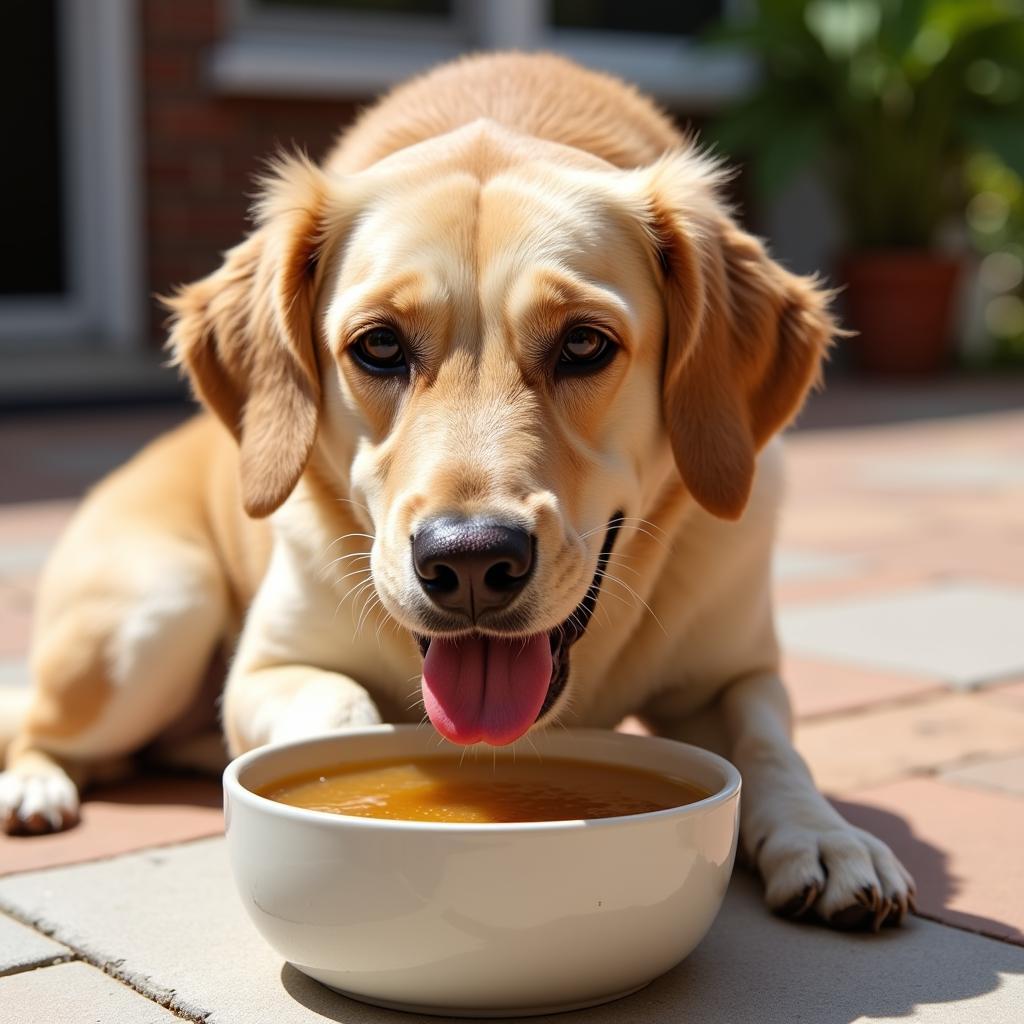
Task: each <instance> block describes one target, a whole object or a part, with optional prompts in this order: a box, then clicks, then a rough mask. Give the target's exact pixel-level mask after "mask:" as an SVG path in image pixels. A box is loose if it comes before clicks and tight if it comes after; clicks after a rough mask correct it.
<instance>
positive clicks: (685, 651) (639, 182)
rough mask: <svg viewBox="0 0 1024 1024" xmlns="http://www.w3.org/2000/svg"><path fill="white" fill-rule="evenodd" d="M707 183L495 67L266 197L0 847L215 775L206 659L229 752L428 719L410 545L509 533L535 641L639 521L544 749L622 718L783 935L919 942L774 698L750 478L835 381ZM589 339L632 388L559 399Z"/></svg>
mask: <svg viewBox="0 0 1024 1024" xmlns="http://www.w3.org/2000/svg"><path fill="white" fill-rule="evenodd" d="M721 183H722V173H721V171H720V170H719V168H718V167H716V165H715V164H714V163H713V162H712V161H709V160H708V159H707V158H705V157H703V156H702V155H700V153H699V152H698V151H697V150H696V149H695V148H694V147H693V145H692V144H691V143H690V142H688V141H687V140H686V139H685V138H684V137H683V136H682V135H681V134H679V133H678V132H677V131H676V130H675V129H674V127H673V126H672V125H671V123H670V122H669V120H668V119H667V118H666V117H665V116H664V115H663V114H662V113H660V112H659V111H658V110H657V109H656V108H655V107H654V106H653V105H652V104H651V103H650V102H649V101H648V100H646V99H645V98H644V97H642V96H640V95H639V94H638V93H636V92H635V91H634V90H632V89H631V88H629V87H627V86H625V85H623V84H622V83H621V82H618V81H616V80H615V79H612V78H609V77H607V76H604V75H599V74H595V73H592V72H587V71H584V70H583V69H581V68H579V67H576V66H575V65H572V64H570V63H569V62H567V61H564V60H561V59H559V58H556V57H550V56H539V57H528V56H522V55H514V54H512V55H496V56H489V57H476V58H468V59H466V60H463V61H460V62H456V63H454V64H451V65H448V66H445V67H442V68H440V69H438V70H436V71H434V72H432V73H430V74H428V75H426V76H424V77H421V78H419V79H416V80H414V81H412V82H410V83H408V84H407V85H405V86H402V87H400V88H399V89H397V90H396V91H395V92H394V93H392V94H391V96H389V97H387V98H385V99H384V100H383V101H382V102H381V103H380V104H378V105H377V106H375V107H374V108H372V109H371V110H370V111H369V112H367V113H366V114H365V115H364V116H363V117H362V119H361V120H360V121H359V122H358V123H357V124H356V125H355V126H354V127H353V128H352V129H350V130H349V131H348V132H347V133H346V134H345V136H344V137H343V138H342V139H341V140H340V142H339V144H338V146H337V147H336V148H335V150H334V152H333V153H331V154H330V155H329V156H328V158H327V160H326V161H325V162H324V165H323V166H322V167H316V166H314V165H313V164H311V163H310V162H309V161H308V160H306V159H304V158H299V157H294V158H288V159H282V160H280V161H278V163H277V165H276V166H275V168H274V170H273V171H272V173H271V174H270V175H268V178H267V180H266V181H265V182H264V183H263V185H262V198H261V200H260V201H259V203H258V207H257V220H256V226H255V229H254V231H253V233H252V234H251V235H250V236H249V237H248V238H247V239H246V240H245V241H243V242H242V243H241V244H240V245H238V246H237V247H236V248H235V249H233V250H231V251H230V252H229V253H228V254H227V256H226V258H225V261H224V265H223V266H222V267H221V269H220V270H218V271H216V272H215V273H214V274H212V275H210V276H209V277H208V278H206V279H204V280H202V281H199V282H197V283H195V284H192V285H189V286H187V287H185V288H183V289H182V290H181V291H180V292H179V294H178V295H177V296H176V297H175V298H173V299H172V300H171V301H170V306H171V309H172V311H173V314H174V320H173V328H172V332H171V338H170V345H171V349H172V352H173V353H174V356H175V358H176V360H177V361H178V362H179V364H180V365H181V366H183V367H184V369H185V370H186V371H187V373H188V374H189V377H190V379H191V380H192V382H193V385H194V387H195V389H196V392H197V394H198V395H199V397H200V398H201V399H202V400H203V402H204V403H205V404H206V406H207V407H208V408H209V409H210V410H211V412H212V413H214V414H215V415H216V416H217V417H218V418H219V420H220V421H221V423H222V424H223V425H224V427H226V428H227V429H226V430H225V429H224V427H222V426H221V425H220V424H218V423H216V422H215V421H214V420H213V419H212V418H210V417H205V418H200V419H198V420H196V421H194V422H193V423H191V424H189V425H187V426H186V427H184V428H182V429H181V430H179V431H177V432H175V433H174V434H172V435H170V436H168V437H167V438H165V439H164V440H162V441H160V442H158V443H157V444H155V445H154V446H152V447H151V448H149V449H147V450H146V451H145V452H143V453H142V454H141V455H140V456H138V457H137V458H136V459H135V460H133V462H131V463H129V464H128V465H127V466H126V467H124V469H122V470H120V471H119V472H118V473H117V474H115V475H114V476H112V477H111V478H110V480H108V481H107V482H105V483H104V484H102V485H101V486H100V487H99V488H97V490H96V491H95V492H94V493H93V494H92V495H91V496H90V497H89V498H88V500H87V501H86V502H85V503H84V504H83V507H82V509H81V511H80V513H79V515H78V517H77V518H76V520H75V522H74V523H73V524H72V526H71V527H70V529H69V531H68V533H67V535H66V537H65V538H64V539H63V541H62V542H61V544H60V545H59V546H58V549H57V550H56V552H55V553H54V556H53V558H52V560H51V563H50V567H49V569H48V570H47V574H46V578H45V579H44V582H43V587H42V592H41V597H40V604H39V609H38V616H37V638H36V641H35V645H34V649H35V655H34V666H35V689H34V699H33V702H32V706H31V708H30V709H29V711H28V713H27V716H26V717H25V719H24V721H23V723H22V725H21V730H20V735H19V736H18V738H17V740H16V742H15V744H14V745H13V746H12V748H11V752H10V756H9V758H8V771H7V772H5V773H3V774H0V814H6V817H7V824H8V827H9V828H13V829H18V828H20V829H25V830H30V831H31V830H45V829H49V828H58V827H62V826H64V825H66V824H67V823H68V822H69V821H70V820H72V818H73V815H74V812H75V808H76V806H77V795H76V793H75V787H74V786H73V785H72V779H71V777H70V775H69V774H68V772H73V773H74V774H75V776H76V778H75V781H77V782H78V783H81V782H82V781H84V779H85V778H86V776H87V774H88V773H89V772H90V771H95V770H96V767H97V765H99V764H100V763H101V762H102V761H103V760H104V759H109V758H117V757H121V756H123V755H125V754H130V753H132V752H133V751H135V750H137V749H138V748H140V747H142V746H144V745H147V744H156V746H157V748H158V749H161V750H163V751H164V752H165V753H167V752H170V753H171V754H172V755H173V754H177V755H179V756H178V757H177V758H175V760H176V761H177V762H179V763H180V761H181V760H183V759H189V758H192V757H196V758H199V759H200V760H203V761H205V762H208V761H209V757H210V755H209V746H210V745H209V743H208V742H206V738H203V737H199V738H198V739H196V738H191V739H190V738H189V737H188V736H187V735H184V733H183V727H182V723H185V722H193V721H194V719H193V718H192V717H191V711H190V705H194V704H195V703H196V702H197V701H201V700H204V699H205V700H206V701H207V704H208V698H204V696H203V694H204V689H203V678H204V671H205V666H206V664H207V662H208V661H209V659H210V657H211V656H213V655H214V654H215V653H216V652H217V651H218V649H220V648H224V647H226V648H227V649H229V650H231V649H233V650H234V657H233V660H232V663H231V668H230V672H229V676H228V681H227V685H226V690H225V694H224V701H223V726H224V731H225V733H226V737H227V741H228V746H229V749H230V750H231V752H234V753H237V752H239V751H242V750H245V749H248V748H250V747H253V746H256V745H259V744H262V743H266V742H270V741H275V740H281V739H286V738H291V737H296V736H303V735H308V734H310V733H314V732H320V731H323V730H325V729H331V728H339V727H345V726H350V725H353V724H359V723H366V722H374V721H379V720H381V719H384V720H388V721H417V720H419V718H420V715H421V709H420V707H419V703H418V684H417V678H418V675H419V672H420V667H421V663H420V656H419V654H418V651H417V648H416V645H415V643H414V642H413V639H412V635H411V631H421V632H422V631H427V632H429V631H430V628H429V625H427V626H425V625H424V623H429V614H430V605H429V602H428V601H427V599H426V597H425V596H424V594H423V592H422V588H421V587H420V585H419V583H418V581H417V579H416V578H415V575H414V574H413V572H412V566H411V558H410V549H409V540H410V537H411V536H412V535H414V534H415V532H416V530H417V529H418V526H419V524H420V523H422V522H423V521H424V519H425V518H427V517H429V516H432V515H439V514H463V515H476V514H485V515H490V516H499V517H501V516H505V517H511V518H513V519H514V520H515V521H516V522H518V523H521V524H523V527H524V528H525V529H528V531H529V532H530V533H531V534H532V535H533V537H534V541H535V545H536V550H537V552H538V553H539V556H538V561H537V565H536V568H535V571H534V572H533V574H532V575H531V577H530V582H529V585H528V586H527V587H526V589H525V590H524V592H523V594H522V596H521V597H520V598H519V599H518V600H517V602H516V605H515V608H516V612H515V614H516V615H517V616H518V618H517V622H518V623H519V625H518V626H517V627H516V631H517V632H520V633H524V634H529V633H537V632H540V631H548V630H552V629H557V628H558V627H559V626H560V624H561V623H563V622H564V621H566V619H567V617H568V616H570V615H572V614H573V613H574V609H575V608H576V607H577V606H578V605H579V603H580V601H581V600H582V598H583V596H584V595H585V594H586V592H587V590H588V587H589V586H590V585H591V581H592V580H593V578H594V572H595V566H596V564H597V556H598V551H599V549H600V547H601V545H602V542H603V539H604V536H605V531H606V527H607V524H608V521H609V518H610V517H611V516H612V515H613V513H615V512H616V511H622V512H624V513H625V516H626V518H625V520H624V522H623V526H622V528H621V530H620V536H619V539H618V540H617V542H616V545H615V549H614V552H613V554H612V556H611V560H610V561H609V563H608V572H607V575H606V578H605V579H604V580H603V585H602V590H601V595H600V598H599V601H598V607H597V613H596V618H595V622H594V624H593V625H592V626H591V628H590V630H589V631H588V632H587V634H586V635H585V636H584V637H583V638H582V639H581V640H580V641H579V642H578V643H577V644H576V645H575V647H574V648H573V651H572V660H571V674H570V678H569V682H568V685H567V687H566V691H565V693H564V695H563V697H562V698H561V699H560V700H559V702H558V703H557V704H556V706H555V708H554V713H553V714H552V715H551V716H549V717H548V718H547V719H545V720H544V722H542V723H541V725H544V724H547V723H548V722H550V721H551V720H556V719H557V720H560V721H562V722H564V723H567V724H573V723H575V724H589V725H599V726H607V727H612V726H614V725H615V724H616V723H617V722H618V721H620V720H621V719H622V718H623V717H624V716H625V715H628V714H633V715H639V716H641V717H642V718H643V719H645V720H646V721H647V722H648V724H649V725H650V726H651V727H653V728H655V729H657V730H658V731H659V732H661V733H663V734H665V735H670V736H677V737H680V738H691V739H696V740H697V741H698V742H703V743H706V744H708V745H712V746H715V745H717V746H718V747H719V748H720V749H722V750H723V751H724V752H726V753H728V754H730V755H731V756H732V757H733V758H734V759H735V760H736V762H737V764H738V765H739V766H740V768H741V770H742V771H743V773H744V776H745V780H746V781H745V786H746V792H745V796H744V802H743V828H742V835H743V844H744V848H745V850H746V851H747V854H748V856H749V857H750V859H751V860H752V861H753V862H754V863H756V864H757V866H758V868H759V869H760V871H761V873H762V874H763V876H764V878H765V883H766V894H767V899H768V901H769V903H770V904H771V905H772V906H773V907H775V908H777V909H782V910H785V911H787V912H791V913H798V912H803V911H804V910H807V909H809V908H812V907H813V908H814V909H815V910H816V912H817V913H818V914H819V915H821V916H822V917H824V918H826V919H829V920H834V921H836V922H837V923H842V922H844V921H846V922H848V919H849V917H850V914H851V913H853V914H854V915H856V914H861V913H863V914H864V915H866V916H867V918H868V919H870V920H874V921H875V922H876V923H878V922H881V921H882V920H883V919H885V918H886V917H893V918H896V917H899V916H901V915H902V913H903V912H905V910H906V906H907V901H908V899H909V895H910V892H911V889H910V883H909V879H908V877H907V876H906V874H905V872H903V870H902V868H901V867H900V866H899V864H898V862H896V861H895V859H894V858H893V857H892V855H891V853H889V851H888V850H887V849H886V848H885V847H884V846H883V845H882V844H881V843H879V842H878V841H877V840H875V839H874V838H873V837H870V836H868V835H866V834H865V833H862V832H859V831H858V830H855V829H852V828H851V827H850V826H849V825H847V824H846V823H845V822H843V821H842V819H841V818H839V816H838V815H837V814H836V813H835V812H834V811H833V810H832V809H831V807H830V806H829V805H828V804H827V802H826V801H824V799H823V798H822V797H821V796H820V794H818V792H817V791H816V790H815V789H814V786H813V783H812V782H811V780H810V778H809V776H808V774H807V771H806V768H805V767H804V765H803V763H802V761H800V759H799V757H798V756H797V755H796V753H795V752H794V751H793V749H792V746H791V744H790V741H789V735H788V733H789V710H788V705H787V702H786V698H785V693H784V691H783V689H782V686H781V683H780V681H779V678H778V661H779V657H778V648H777V644H776V640H775V633H774V627H773V618H772V609H771V586H770V571H771V547H772V540H773V532H774V515H775V509H776V508H777V505H778V502H779V498H780V470H779V457H778V451H777V446H774V445H771V444H768V442H769V440H770V438H771V437H772V435H773V434H775V433H776V432H777V431H778V430H779V429H780V428H781V427H782V426H784V425H785V423H786V422H788V420H789V419H790V418H791V417H792V416H793V415H794V413H795V412H796V410H797V409H798V408H799V406H800V404H801V402H802V400H803V397H804V394H805V393H806V391H807V389H808V387H809V386H810V385H811V384H812V383H813V382H814V380H815V379H816V377H817V374H818V368H819V364H820V361H821V358H822V356H823V354H824V352H825V349H826V346H827V344H828V341H829V337H830V335H831V333H832V323H831V320H830V318H829V315H828V312H827V299H828V296H827V295H826V294H825V293H824V292H823V291H822V290H821V289H820V288H819V287H818V286H817V284H816V283H815V282H814V281H813V280H808V279H805V278H799V277H796V276H794V275H792V274H789V273H787V272H786V271H784V270H783V269H782V268H781V267H779V266H778V265H777V264H775V263H774V262H772V260H771V259H770V258H769V257H768V255H767V254H766V253H765V251H764V249H763V247H762V246H761V245H760V243H758V242H757V241H756V240H755V239H753V238H751V237H750V236H749V235H747V234H745V233H744V232H743V231H742V230H741V229H740V228H739V227H738V226H737V225H736V224H735V222H734V221H733V220H732V218H731V216H730V214H729V211H728V209H727V207H726V205H725V204H724V202H723V200H722V198H721ZM579 323H585V324H588V325H590V326H593V327H597V328H599V329H600V330H602V331H603V332H605V333H606V334H607V335H608V336H609V337H611V338H612V339H613V340H614V342H615V343H616V345H617V351H616V355H615V358H614V359H613V360H612V361H611V362H610V363H609V364H608V365H607V366H606V367H605V368H604V369H602V370H601V371H600V372H599V373H596V374H594V375H591V376H587V377H574V378H570V377H566V378H562V377H556V375H555V374H554V372H553V366H554V363H555V361H556V360H557V355H558V349H559V346H560V339H561V338H562V337H563V336H564V334H565V332H566V330H568V329H569V328H570V327H571V326H573V325H576V324H579ZM380 325H388V326H391V327H395V328H397V329H400V330H401V332H402V333H403V334H404V336H405V337H406V339H408V343H409V345H410V346H411V348H412V354H413V357H414V367H413V370H412V372H411V373H410V376H409V379H408V383H405V382H403V381H402V380H399V379H396V378H386V379H384V378H379V377H374V376H372V375H370V374H368V373H367V372H366V371H365V370H363V369H361V368H360V367H359V366H358V365H357V363H356V362H355V361H354V360H353V358H352V357H351V352H350V347H351V346H352V345H353V344H354V343H355V342H356V340H357V339H358V338H359V336H360V335H361V334H363V333H364V332H365V331H366V330H368V329H369V328H371V327H375V326H380ZM232 439H233V440H232ZM235 441H237V445H238V447H237V449H236V447H235V445H234V442H235ZM766 446H767V447H766ZM243 508H244V509H245V510H246V511H248V512H249V513H250V515H252V516H256V517H261V516H267V515H268V514H270V513H273V516H272V522H271V523H270V524H269V525H268V524H267V523H262V522H256V521H254V520H252V519H248V518H246V517H245V516H244V514H243V512H242V509H243ZM243 616H244V627H243V626H242V619H243ZM481 628H483V627H481ZM239 630H240V635H239ZM236 639H237V645H236ZM199 721H200V722H201V721H202V716H200V719H199ZM196 727H197V728H198V727H199V726H196ZM537 727H540V726H537ZM823 865H824V868H823ZM826 869H827V874H826Z"/></svg>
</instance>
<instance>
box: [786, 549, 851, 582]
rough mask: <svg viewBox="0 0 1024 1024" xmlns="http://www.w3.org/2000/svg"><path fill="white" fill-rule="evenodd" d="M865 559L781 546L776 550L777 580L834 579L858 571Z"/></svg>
mask: <svg viewBox="0 0 1024 1024" xmlns="http://www.w3.org/2000/svg"><path fill="white" fill-rule="evenodd" d="M862 563H863V559H860V558H857V557H856V556H854V555H842V554H835V553H833V552H828V551H813V550H810V549H807V548H788V547H784V548H779V549H777V550H776V552H775V561H774V566H773V568H774V574H775V579H776V580H785V581H787V582H788V581H790V580H806V579H822V578H824V579H834V578H835V577H837V576H838V577H845V576H849V575H851V574H852V573H854V572H856V571H857V570H858V569H859V568H860V567H861V565H862Z"/></svg>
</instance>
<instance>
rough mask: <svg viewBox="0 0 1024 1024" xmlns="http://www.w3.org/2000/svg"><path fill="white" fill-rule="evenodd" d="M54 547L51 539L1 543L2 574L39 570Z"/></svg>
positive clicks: (0, 560)
mask: <svg viewBox="0 0 1024 1024" xmlns="http://www.w3.org/2000/svg"><path fill="white" fill-rule="evenodd" d="M52 547H53V544H52V543H51V542H50V541H34V542H33V541H29V542H27V543H26V542H20V543H19V542H13V541H8V542H7V543H4V544H0V576H7V575H9V574H13V573H19V574H20V573H24V572H38V571H39V570H40V569H41V568H42V566H43V563H44V562H45V561H46V558H47V555H49V553H50V550H51V549H52Z"/></svg>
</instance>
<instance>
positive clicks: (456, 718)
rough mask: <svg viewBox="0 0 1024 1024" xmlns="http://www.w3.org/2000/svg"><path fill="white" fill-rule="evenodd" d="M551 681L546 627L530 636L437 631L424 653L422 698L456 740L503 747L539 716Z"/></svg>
mask: <svg viewBox="0 0 1024 1024" xmlns="http://www.w3.org/2000/svg"><path fill="white" fill-rule="evenodd" d="M550 683H551V645H550V644H549V642H548V637H547V634H546V633H537V634H535V635H534V636H531V637H528V638H526V639H525V640H524V639H522V638H521V637H520V638H517V639H511V640H503V639H501V638H499V637H495V636H467V637H459V638H458V639H455V640H443V639H441V638H440V637H437V638H435V639H433V640H431V641H430V647H429V648H428V649H427V656H426V657H425V658H424V659H423V703H424V704H425V705H426V708H427V714H428V715H429V716H430V721H431V722H432V723H433V724H434V728H435V729H436V730H437V731H438V732H439V733H440V734H441V735H442V736H444V737H445V738H446V739H449V740H451V741H452V742H453V743H479V742H480V741H481V740H483V741H485V742H486V743H490V744H491V745H492V746H495V747H501V746H504V745H505V744H506V743H511V742H512V741H513V740H517V739H519V737H520V736H522V735H523V733H524V732H526V730H527V729H529V728H530V726H531V725H533V723H534V722H535V721H536V719H537V715H538V714H539V712H540V709H541V705H543V703H544V698H545V696H547V692H548V686H549V684H550Z"/></svg>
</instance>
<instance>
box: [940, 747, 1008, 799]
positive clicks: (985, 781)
mask: <svg viewBox="0 0 1024 1024" xmlns="http://www.w3.org/2000/svg"><path fill="white" fill-rule="evenodd" d="M1021 747H1022V748H1024V737H1022V741H1021ZM942 778H943V780H944V781H946V782H954V783H959V784H960V785H962V786H977V787H980V788H981V789H994V790H997V791H998V792H1001V793H1007V794H1010V795H1011V796H1019V797H1024V754H1016V755H1013V756H1010V757H986V758H984V759H983V760H981V761H978V762H976V763H974V764H969V765H965V766H964V767H962V768H954V769H952V770H950V771H947V772H943V773H942ZM1021 815H1024V804H1022V805H1021Z"/></svg>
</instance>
